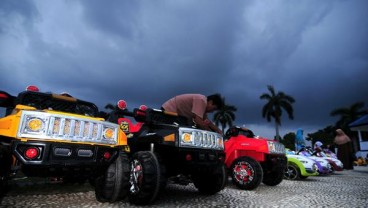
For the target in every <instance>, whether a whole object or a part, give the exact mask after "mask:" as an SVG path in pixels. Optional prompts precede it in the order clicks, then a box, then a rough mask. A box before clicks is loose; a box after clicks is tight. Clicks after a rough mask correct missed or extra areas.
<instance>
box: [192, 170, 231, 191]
mask: <svg viewBox="0 0 368 208" xmlns="http://www.w3.org/2000/svg"><path fill="white" fill-rule="evenodd" d="M192 179H193V183H194V186H195V187H196V188H197V189H198V191H199V192H200V193H201V194H206V195H213V194H216V193H217V192H219V191H221V190H222V189H224V187H225V185H226V182H227V174H226V168H225V165H223V164H221V165H219V166H218V167H216V168H215V169H214V170H213V171H212V173H211V172H205V173H197V174H195V175H194V176H193V178H192Z"/></svg>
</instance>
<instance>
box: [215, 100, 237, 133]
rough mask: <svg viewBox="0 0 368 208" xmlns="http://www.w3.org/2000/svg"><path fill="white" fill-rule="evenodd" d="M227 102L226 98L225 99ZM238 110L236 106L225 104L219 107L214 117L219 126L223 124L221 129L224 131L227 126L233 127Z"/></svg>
mask: <svg viewBox="0 0 368 208" xmlns="http://www.w3.org/2000/svg"><path fill="white" fill-rule="evenodd" d="M224 103H225V99H224ZM235 111H237V109H236V107H235V106H232V105H226V104H224V105H223V107H222V108H221V109H219V110H218V111H217V112H216V113H215V114H214V115H213V119H214V121H215V124H216V125H217V126H218V125H219V124H221V130H222V132H224V130H225V128H226V126H227V125H228V126H229V127H231V126H232V125H233V121H234V120H235V114H234V112H235Z"/></svg>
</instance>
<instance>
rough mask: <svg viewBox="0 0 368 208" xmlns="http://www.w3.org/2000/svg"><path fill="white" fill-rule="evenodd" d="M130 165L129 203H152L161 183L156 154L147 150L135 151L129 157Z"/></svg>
mask: <svg viewBox="0 0 368 208" xmlns="http://www.w3.org/2000/svg"><path fill="white" fill-rule="evenodd" d="M130 165H131V169H130V192H129V201H130V203H132V204H136V205H147V204H151V203H153V202H154V201H155V200H156V199H157V196H158V195H159V191H160V187H162V185H163V182H162V181H163V180H161V177H162V175H161V171H160V164H159V162H158V159H157V157H156V155H155V154H154V153H152V152H149V151H141V152H136V153H134V154H133V156H132V158H131V161H130Z"/></svg>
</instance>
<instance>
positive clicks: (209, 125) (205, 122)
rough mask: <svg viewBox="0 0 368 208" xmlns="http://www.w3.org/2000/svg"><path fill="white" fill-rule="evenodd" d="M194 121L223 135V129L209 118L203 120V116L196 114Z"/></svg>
mask: <svg viewBox="0 0 368 208" xmlns="http://www.w3.org/2000/svg"><path fill="white" fill-rule="evenodd" d="M193 121H194V123H196V124H197V125H198V127H199V128H201V129H203V130H208V131H214V132H217V133H219V134H221V135H222V131H221V130H220V129H219V128H218V127H217V126H216V125H215V124H213V123H212V122H211V121H210V120H208V119H205V120H203V119H202V118H201V117H199V116H197V115H195V114H194V118H193Z"/></svg>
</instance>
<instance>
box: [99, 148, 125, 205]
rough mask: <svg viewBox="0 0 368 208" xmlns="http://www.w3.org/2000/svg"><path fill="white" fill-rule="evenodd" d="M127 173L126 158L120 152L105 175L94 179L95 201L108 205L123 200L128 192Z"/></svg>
mask: <svg viewBox="0 0 368 208" xmlns="http://www.w3.org/2000/svg"><path fill="white" fill-rule="evenodd" d="M129 173H130V172H129V159H128V156H127V154H126V153H124V152H120V153H119V156H118V158H116V160H115V161H114V162H113V163H112V164H111V165H110V166H109V167H108V169H107V170H106V172H105V174H104V175H103V176H100V177H98V178H97V179H96V181H95V193H96V199H97V200H98V201H99V202H110V203H112V202H116V201H120V200H123V199H124V198H125V197H126V196H127V195H128V191H129Z"/></svg>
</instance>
